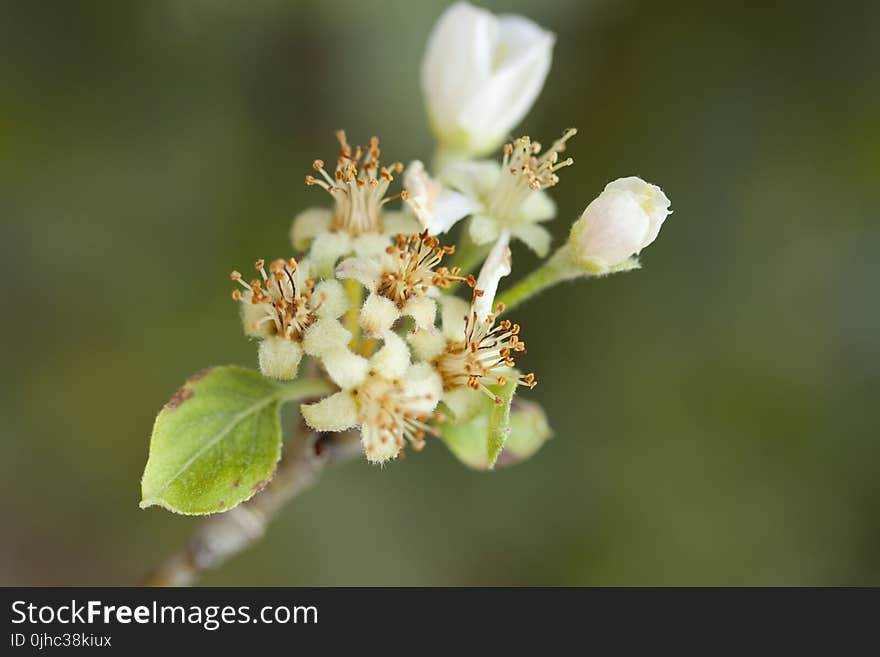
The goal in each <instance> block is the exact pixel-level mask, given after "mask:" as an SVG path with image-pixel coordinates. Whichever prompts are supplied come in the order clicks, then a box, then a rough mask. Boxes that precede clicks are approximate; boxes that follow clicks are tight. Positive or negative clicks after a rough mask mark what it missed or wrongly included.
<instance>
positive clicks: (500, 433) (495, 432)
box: [486, 378, 516, 470]
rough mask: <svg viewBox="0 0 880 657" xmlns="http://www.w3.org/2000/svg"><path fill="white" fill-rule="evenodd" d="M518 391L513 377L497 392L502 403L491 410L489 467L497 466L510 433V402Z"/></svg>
mask: <svg viewBox="0 0 880 657" xmlns="http://www.w3.org/2000/svg"><path fill="white" fill-rule="evenodd" d="M515 392H516V381H515V380H514V379H513V378H511V379H510V380H508V381H507V383H505V384H504V385H503V386H501V387H500V388H499V389H498V390H497V391H496V394H497V395H498V397H499V398H500V399H501V403H500V404H494V405H493V406H492V410H491V411H490V412H489V432H488V434H487V435H486V455H487V458H488V462H489V469H490V470H491V469H492V468H494V467H495V461H497V460H498V455H499V454H501V450H502V449H504V443H505V442H507V437H508V436H509V435H510V403H511V402H512V401H513V395H514V393H515Z"/></svg>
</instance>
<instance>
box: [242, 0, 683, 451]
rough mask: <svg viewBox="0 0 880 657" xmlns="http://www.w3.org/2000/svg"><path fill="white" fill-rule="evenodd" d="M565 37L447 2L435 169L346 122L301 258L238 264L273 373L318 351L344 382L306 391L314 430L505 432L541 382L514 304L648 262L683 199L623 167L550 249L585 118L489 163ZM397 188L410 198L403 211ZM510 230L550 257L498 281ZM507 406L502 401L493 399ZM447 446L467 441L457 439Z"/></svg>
mask: <svg viewBox="0 0 880 657" xmlns="http://www.w3.org/2000/svg"><path fill="white" fill-rule="evenodd" d="M553 43H554V36H553V35H552V34H551V33H550V32H548V31H546V30H544V29H543V28H541V27H539V26H538V25H536V24H535V23H533V22H532V21H530V20H528V19H526V18H523V17H520V16H500V17H499V16H494V15H492V14H490V13H489V12H487V11H484V10H482V9H478V8H476V7H473V6H471V5H469V4H465V3H459V4H456V5H453V6H452V7H450V8H449V9H448V10H447V11H446V12H445V13H444V15H443V16H442V17H441V19H440V21H439V23H438V24H437V26H436V28H435V30H434V33H433V35H432V36H431V39H430V41H429V44H428V49H427V52H426V55H425V59H424V63H423V67H422V87H423V91H424V97H425V101H426V104H427V109H428V115H429V119H430V124H431V126H432V128H433V130H434V132H435V134H436V137H437V140H438V145H437V153H436V156H435V159H434V167H433V169H434V170H433V172H429V171H428V168H427V167H426V166H425V165H424V164H423V163H422V162H421V161H413V162H412V163H410V164H409V165H408V166H407V167H404V165H403V164H402V163H401V162H393V163H391V164H386V165H383V164H382V161H381V155H382V153H381V150H380V142H379V139H378V138H377V137H373V138H371V139H369V140H368V141H367V143H366V145H363V146H358V145H352V144H350V143H349V141H348V138H347V136H346V134H345V133H344V132H342V131H339V132H338V133H337V140H338V143H339V148H338V152H337V154H336V157H335V163H332V164H329V165H328V164H327V163H325V160H322V159H316V160H314V161H313V163H312V166H311V172H310V173H309V175H307V176H306V177H305V183H306V185H308V186H313V187H319V188H321V189H323V190H324V191H325V192H326V193H327V194H328V195H329V196H330V197H331V198H332V201H333V203H332V207H316V208H310V209H308V210H305V211H304V212H302V213H300V214H299V215H298V216H297V217H296V219H295V220H294V222H293V225H292V228H291V240H292V247H293V251H294V253H297V254H298V256H299V257H298V258H293V257H287V258H285V259H279V260H275V261H273V262H271V263H269V264H268V266H267V265H266V263H265V262H264V261H263V260H258V261H257V262H256V265H255V269H256V272H257V274H256V276H255V277H254V278H253V280H250V281H248V280H245V278H244V276H242V274H240V273H239V272H237V271H236V272H233V273H232V279H233V281H235V282H237V283H238V284H239V286H240V288H237V289H235V290H234V292H233V294H232V296H233V299H234V300H235V301H236V302H238V303H239V305H240V312H241V317H242V322H243V326H244V331H245V333H246V334H247V335H248V336H250V337H252V338H254V339H257V340H259V349H258V359H259V365H260V370H261V372H262V373H263V374H264V375H265V376H267V377H271V378H274V379H279V380H290V379H293V378H295V377H296V376H297V375H298V373H299V371H300V365H301V361H302V360H303V359H304V357H308V359H310V361H311V362H312V363H313V364H314V365H312V367H314V368H315V371H317V372H319V373H320V375H321V376H323V377H325V378H326V379H327V380H329V381H331V382H332V383H333V384H334V385H335V389H336V391H335V392H333V393H332V394H330V395H328V396H326V397H324V398H322V399H319V400H317V401H315V402H313V403H309V404H304V405H303V406H302V415H303V418H304V420H305V422H306V423H307V424H308V425H309V426H310V427H312V428H313V429H315V430H316V431H345V430H358V431H359V432H360V435H361V441H362V444H363V450H364V454H365V455H366V458H367V460H369V461H371V462H373V463H385V462H386V461H389V460H391V459H394V458H397V457H399V456H400V455H401V454H402V452H403V450H404V448H405V447H406V446H407V445H410V446H411V447H412V448H413V449H416V450H420V449H422V447H423V446H424V445H425V443H426V438H427V437H428V436H441V437H444V439H446V436H447V435H449V436H452V435H455V436H456V440H459V439H460V437H461V431H460V427H462V426H465V425H467V426H473V427H482V429H479V430H482V431H483V433H484V434H485V432H486V430H487V429H486V428H487V427H488V430H489V431H490V432H494V433H493V435H501V436H502V439H503V438H504V437H505V436H510V435H511V428H510V426H500V427H499V426H496V425H497V422H498V420H497V418H498V417H501V418H502V419H503V420H505V421H508V422H509V420H507V418H508V417H509V416H510V414H511V413H514V414H515V413H516V412H518V411H517V406H516V405H513V407H511V402H512V397H513V393H514V391H515V389H517V388H521V387H524V388H529V389H531V388H533V387H534V386H535V385H536V382H537V379H536V377H535V374H534V373H524V372H523V371H521V370H520V369H519V368H518V367H517V362H516V360H517V358H518V357H519V356H521V355H523V354H525V352H526V348H525V342H524V341H523V338H522V336H521V331H520V325H519V324H517V323H514V322H513V320H511V319H508V317H507V313H508V312H509V311H510V310H511V308H512V307H513V306H514V305H517V304H519V303H520V302H522V301H523V300H524V299H526V298H527V297H529V296H531V295H532V294H534V293H535V292H536V291H538V290H540V289H543V288H545V287H547V286H549V285H552V284H554V283H556V282H558V281H560V280H565V279H568V278H574V277H577V276H589V275H601V274H607V273H611V272H614V271H622V270H625V269H631V268H633V267H635V266H636V265H637V261H636V260H635V257H636V256H637V255H638V253H639V252H640V251H641V250H642V249H643V248H644V247H646V246H647V245H648V244H650V243H651V242H653V241H654V239H656V237H657V234H658V232H659V230H660V227H661V225H662V223H663V221H664V219H665V218H666V216H667V215H668V214H669V213H670V211H669V200H668V199H667V198H666V196H665V195H664V193H663V192H662V190H660V188H659V187H656V186H654V185H650V184H648V183H646V182H644V181H643V180H641V179H640V178H636V177H629V178H621V179H619V180H615V181H614V182H612V183H609V184H608V185H607V187H606V188H605V190H604V191H603V192H602V193H601V194H600V195H599V196H598V197H597V198H596V199H595V200H593V201H592V202H591V203H589V205H587V207H586V209H585V210H584V212H583V213H582V215H581V217H580V218H579V219H578V220H577V221H575V222H574V223H573V226H572V228H571V231H570V234H569V239H568V240H567V242H566V243H565V244H564V245H562V246H561V247H559V248H558V249H557V250H556V252H555V253H553V254H552V255H551V254H550V251H551V243H552V236H551V233H550V231H549V230H548V229H547V228H546V227H545V225H544V224H545V223H546V222H548V221H549V220H551V219H553V218H554V217H555V215H556V212H557V208H556V205H555V203H554V202H553V201H552V199H551V198H550V196H549V195H548V190H549V189H550V188H552V187H554V186H555V185H557V184H558V183H559V182H560V173H561V170H562V169H564V168H566V167H569V166H571V165H572V164H573V162H574V161H573V159H572V158H571V157H567V156H564V155H563V154H564V153H565V152H566V150H567V149H568V148H569V146H570V144H569V142H570V140H571V138H572V137H574V136H575V134H576V130H574V129H568V130H565V131H564V132H563V133H562V135H561V136H560V137H559V138H558V139H557V140H555V141H553V142H552V143H550V145H549V147H546V148H545V147H543V146H542V145H541V144H540V143H539V142H538V141H535V140H533V139H532V138H530V137H529V136H522V137H519V138H517V139H514V140H512V141H511V142H510V143H507V144H504V145H503V146H502V147H501V153H500V155H499V157H497V158H490V159H477V158H481V157H484V156H486V155H487V154H489V153H490V152H492V151H493V150H495V149H496V148H498V147H499V146H500V145H501V142H502V140H503V138H504V135H506V134H507V133H508V131H509V130H511V129H512V128H513V127H514V126H515V125H516V124H518V123H519V122H520V121H521V120H522V119H523V117H524V116H525V115H526V113H527V112H528V110H529V108H530V107H531V105H532V104H533V102H534V101H535V99H536V98H537V96H538V94H539V93H540V90H541V88H542V86H543V84H544V80H545V77H546V76H547V73H548V71H549V69H550V61H551V54H552V47H553ZM401 183H402V185H401ZM394 188H396V189H397V190H398V191H394ZM393 201H400V202H401V207H400V208H399V209H396V210H392V209H390V207H389V203H391V202H393ZM452 236H454V237H452ZM514 240H519V241H521V242H523V243H524V244H525V245H526V246H527V247H528V248H530V249H531V250H532V251H534V253H535V254H536V255H537V256H539V257H541V258H547V257H548V255H549V256H550V257H549V258H547V260H546V261H545V263H544V264H543V265H542V266H541V267H539V268H538V269H537V270H536V271H534V272H532V273H531V274H530V275H529V276H526V277H525V278H524V279H523V280H522V281H521V282H520V283H519V284H517V285H515V286H513V287H512V288H510V289H508V291H507V292H505V294H503V295H501V294H499V285H500V283H501V280H502V278H504V277H505V276H507V275H509V274H510V273H511V270H512V257H511V250H510V243H511V242H512V241H514ZM454 241H457V242H458V245H457V246H456V244H454V243H453V242H454ZM498 407H503V408H505V409H506V412H505V413H500V414H499V413H494V412H493V408H498ZM511 408H512V409H513V410H511ZM528 408H529V412H532V413H534V407H532V406H528ZM542 417H543V416H542ZM539 424H540V426H542V427H543V426H546V423H544V422H542V423H539ZM529 426H538V425H537V424H535V423H532V424H530V425H529ZM474 431H478V429H474ZM499 432H500V433H499ZM475 439H476V440H479V439H480V438H479V437H477V438H475ZM450 448H451V449H453V451H454V452H456V453H458V451H459V450H460V448H461V444H460V443H456V447H455V448H453V447H452V445H450ZM490 451H491V450H490ZM495 458H497V452H496V453H494V454H490V457H489V458H488V463H487V465H488V466H489V467H491V465H492V464H493V463H494V459H495ZM463 460H464V459H463ZM483 461H485V459H483ZM483 461H481V460H480V458H479V457H477V458H469V459H468V462H469V463H471V464H472V463H473V462H480V463H482V462H483Z"/></svg>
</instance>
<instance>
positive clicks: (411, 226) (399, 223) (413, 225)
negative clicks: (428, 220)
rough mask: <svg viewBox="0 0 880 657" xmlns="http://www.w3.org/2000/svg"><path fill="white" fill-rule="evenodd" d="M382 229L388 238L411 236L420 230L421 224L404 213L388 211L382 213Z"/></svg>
mask: <svg viewBox="0 0 880 657" xmlns="http://www.w3.org/2000/svg"><path fill="white" fill-rule="evenodd" d="M382 229H383V231H384V233H385V235H387V236H389V237H395V236H397V235H401V234H402V235H412V234H413V233H418V232H419V231H420V230H421V224H420V223H419V221H418V219H416V218H415V217H412V216H410V215H409V214H407V213H406V212H399V211H393V210H389V211H387V212H383V213H382Z"/></svg>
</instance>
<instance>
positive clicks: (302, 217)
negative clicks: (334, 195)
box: [290, 208, 333, 251]
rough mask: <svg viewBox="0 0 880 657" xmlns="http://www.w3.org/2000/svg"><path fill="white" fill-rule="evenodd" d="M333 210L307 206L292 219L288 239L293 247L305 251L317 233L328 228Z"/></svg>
mask: <svg viewBox="0 0 880 657" xmlns="http://www.w3.org/2000/svg"><path fill="white" fill-rule="evenodd" d="M332 218H333V212H332V211H331V210H330V208H308V209H307V210H303V211H302V212H300V213H299V214H298V215H296V217H295V218H294V220H293V223H292V224H291V226H290V241H291V243H292V244H293V248H295V249H299V250H300V251H305V250H306V249H307V248H309V244H311V243H312V240H313V239H315V238H316V237H317V236H318V235H320V234H321V233H323V232H326V231H327V230H328V229H329V228H330V220H331V219H332Z"/></svg>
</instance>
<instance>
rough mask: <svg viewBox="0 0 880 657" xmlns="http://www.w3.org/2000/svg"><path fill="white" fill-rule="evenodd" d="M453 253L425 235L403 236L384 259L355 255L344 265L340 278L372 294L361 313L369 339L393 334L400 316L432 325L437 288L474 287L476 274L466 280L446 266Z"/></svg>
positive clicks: (337, 269)
mask: <svg viewBox="0 0 880 657" xmlns="http://www.w3.org/2000/svg"><path fill="white" fill-rule="evenodd" d="M453 251H454V249H453V248H452V247H444V246H440V242H439V241H438V240H437V238H436V237H433V236H431V235H428V232H427V231H423V232H422V233H420V234H412V235H409V236H406V235H402V234H401V235H398V236H397V239H396V241H395V244H394V245H393V246H388V247H386V248H385V249H384V250H383V251H382V253H381V254H379V255H372V256H369V255H368V256H355V257H353V258H348V259H347V260H343V261H342V262H341V263H339V266H338V267H337V268H336V277H337V278H341V279H347V278H350V279H354V280H356V281H359V282H360V283H361V284H362V285H363V286H364V287H366V288H367V289H368V290H369V292H370V294H369V296H368V297H367V300H366V301H365V302H364V305H363V308H362V309H361V312H360V324H361V327H362V328H363V329H364V331H365V332H366V333H367V335H370V336H378V335H380V334H382V333H384V332H386V331H388V330H389V329H390V328H391V326H392V325H393V324H394V322H396V321H397V319H398V318H400V317H401V316H409V317H412V318H413V319H414V320H415V322H416V325H417V326H419V327H422V328H428V327H430V326H432V325H433V324H434V316H435V313H436V304H435V301H434V299H433V298H432V296H431V295H432V294H435V293H436V290H437V288H448V287H449V286H450V285H451V284H452V283H456V282H467V283H468V284H470V285H473V284H474V283H475V281H474V278H473V277H472V276H467V277H465V276H461V275H460V271H459V269H458V268H457V267H453V268H452V269H449V268H447V267H444V266H442V265H441V263H442V261H443V257H444V256H446V255H449V254H451V253H453Z"/></svg>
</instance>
